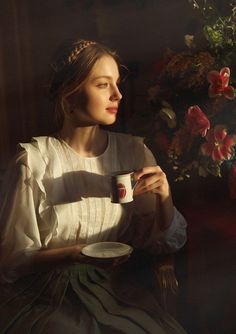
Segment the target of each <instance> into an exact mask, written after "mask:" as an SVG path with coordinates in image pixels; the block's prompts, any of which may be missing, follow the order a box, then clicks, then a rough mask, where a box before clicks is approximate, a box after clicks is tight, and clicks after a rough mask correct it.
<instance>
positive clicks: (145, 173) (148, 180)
mask: <svg viewBox="0 0 236 334" xmlns="http://www.w3.org/2000/svg"><path fill="white" fill-rule="evenodd" d="M135 179H136V180H138V181H137V184H136V186H135V189H134V195H140V194H143V193H147V192H153V193H158V194H160V195H162V196H167V195H168V194H169V184H168V181H167V178H166V174H165V173H164V172H163V171H162V169H161V168H160V166H152V167H144V168H142V169H141V170H139V171H136V172H135Z"/></svg>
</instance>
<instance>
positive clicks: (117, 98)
mask: <svg viewBox="0 0 236 334" xmlns="http://www.w3.org/2000/svg"><path fill="white" fill-rule="evenodd" d="M111 99H112V100H115V101H120V100H121V99H122V94H121V92H120V90H119V88H118V87H115V88H114V90H113V92H112V94H111Z"/></svg>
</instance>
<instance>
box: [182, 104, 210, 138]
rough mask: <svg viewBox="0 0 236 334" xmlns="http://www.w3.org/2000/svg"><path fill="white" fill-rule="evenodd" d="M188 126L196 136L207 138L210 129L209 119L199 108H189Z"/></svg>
mask: <svg viewBox="0 0 236 334" xmlns="http://www.w3.org/2000/svg"><path fill="white" fill-rule="evenodd" d="M186 125H187V127H188V129H189V130H190V132H191V133H192V134H193V135H195V136H197V135H201V136H202V137H205V136H206V133H207V131H208V130H209V129H210V122H209V120H208V118H207V117H206V115H205V114H204V113H203V112H202V110H201V109H200V108H199V107H198V106H192V107H190V108H188V112H187V115H186Z"/></svg>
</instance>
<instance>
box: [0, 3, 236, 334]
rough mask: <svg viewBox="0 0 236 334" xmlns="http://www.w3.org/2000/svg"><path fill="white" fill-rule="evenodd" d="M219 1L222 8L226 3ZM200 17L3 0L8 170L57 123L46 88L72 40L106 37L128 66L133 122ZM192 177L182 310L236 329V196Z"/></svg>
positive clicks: (0, 63)
mask: <svg viewBox="0 0 236 334" xmlns="http://www.w3.org/2000/svg"><path fill="white" fill-rule="evenodd" d="M217 2H218V5H220V6H222V10H223V9H224V5H225V4H226V3H227V1H225V0H222V1H217ZM201 23H202V22H201V18H200V16H199V13H198V12H197V11H196V10H193V8H192V6H191V4H190V3H189V1H188V0H97V1H96V0H40V1H39V0H0V169H1V170H5V169H6V166H7V164H8V161H9V159H10V158H11V157H12V155H13V154H14V152H15V148H16V145H17V143H18V142H25V141H29V140H30V138H31V137H32V136H37V135H44V134H49V133H51V132H52V131H53V130H54V123H53V107H52V105H51V104H50V102H49V101H48V99H47V88H48V84H49V79H50V77H49V73H50V63H51V61H52V59H53V55H54V52H55V50H56V49H57V47H58V46H59V45H60V44H61V42H63V40H64V39H66V38H85V39H94V40H98V41H100V42H103V43H105V44H107V45H108V46H110V47H111V48H114V49H115V50H117V52H118V53H119V55H120V56H121V59H122V62H123V63H124V64H126V65H128V67H129V69H130V72H131V75H130V77H129V79H128V81H127V83H126V85H125V87H124V88H125V91H124V92H123V94H124V99H123V100H124V101H123V104H122V106H121V111H120V114H119V119H118V122H117V125H116V130H118V131H119V130H120V131H129V129H130V119H131V117H132V116H133V115H134V113H137V112H139V111H140V110H141V111H142V110H145V108H147V88H148V87H149V85H150V81H151V68H152V64H153V63H154V62H156V61H157V60H158V59H160V58H161V56H162V54H163V52H164V50H165V49H166V48H167V47H170V48H171V49H173V50H174V51H180V50H183V49H184V47H185V46H184V35H185V34H195V35H196V36H198V34H199V31H201V28H202V26H201ZM131 127H132V124H131ZM190 183H191V187H190V186H189V184H186V183H182V184H178V185H174V186H173V196H174V199H175V200H176V203H177V206H178V208H179V209H180V210H181V211H182V212H183V213H184V214H185V216H186V217H187V220H188V224H189V227H188V243H187V245H186V246H185V247H184V249H183V250H182V251H181V252H180V253H179V255H178V256H177V257H176V272H177V276H178V279H179V282H180V289H179V296H178V307H177V314H178V318H179V321H180V322H181V323H182V324H183V325H184V326H185V327H186V329H187V331H188V333H189V334H195V333H196V334H235V333H236V321H235V309H236V304H235V300H236V291H235V290H236V284H235V282H236V279H235V272H236V268H235V262H236V261H235V258H236V256H235V255H236V254H235V253H236V252H235V244H236V209H235V208H236V205H235V201H230V200H229V198H228V197H227V195H226V193H227V192H226V191H225V189H226V184H225V180H217V181H216V180H215V179H214V180H213V179H211V178H209V179H208V180H200V179H197V180H196V179H194V180H193V181H191V182H190Z"/></svg>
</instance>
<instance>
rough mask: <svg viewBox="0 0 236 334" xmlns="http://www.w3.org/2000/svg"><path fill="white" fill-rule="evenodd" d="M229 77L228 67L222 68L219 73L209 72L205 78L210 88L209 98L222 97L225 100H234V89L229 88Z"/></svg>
mask: <svg viewBox="0 0 236 334" xmlns="http://www.w3.org/2000/svg"><path fill="white" fill-rule="evenodd" d="M229 77H230V69H229V67H224V68H222V69H221V70H220V72H217V71H211V72H209V73H208V76H207V79H208V81H209V82H210V87H209V90H208V95H209V97H216V96H221V95H224V96H225V97H226V98H227V99H234V97H235V94H234V87H232V86H229Z"/></svg>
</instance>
